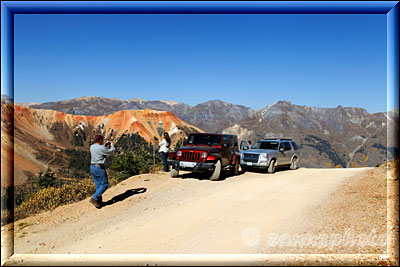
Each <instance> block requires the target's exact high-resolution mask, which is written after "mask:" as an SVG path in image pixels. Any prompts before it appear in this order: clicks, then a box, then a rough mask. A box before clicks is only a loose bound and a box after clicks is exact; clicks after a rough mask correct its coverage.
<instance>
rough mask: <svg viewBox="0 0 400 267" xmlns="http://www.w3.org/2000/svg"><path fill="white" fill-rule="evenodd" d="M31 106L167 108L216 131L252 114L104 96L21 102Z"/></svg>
mask: <svg viewBox="0 0 400 267" xmlns="http://www.w3.org/2000/svg"><path fill="white" fill-rule="evenodd" d="M18 105H21V106H22V105H23V106H28V107H31V108H35V109H52V110H57V111H61V112H64V113H67V114H74V115H90V116H102V115H105V114H110V113H114V112H117V111H120V110H132V109H133V110H138V109H139V110H141V109H154V110H160V111H171V112H172V113H174V114H175V115H176V116H178V117H179V118H181V119H182V120H184V121H185V122H187V123H189V124H191V125H194V126H196V127H199V128H201V129H203V130H204V131H209V132H216V131H220V130H222V129H224V128H226V127H228V126H230V125H232V124H234V123H236V122H238V121H240V120H242V119H244V118H246V117H248V116H250V115H252V114H253V113H254V110H252V109H251V108H248V107H245V106H241V105H233V104H229V103H225V102H223V101H220V100H211V101H208V102H205V103H201V104H198V105H196V106H194V107H192V106H190V105H187V104H184V103H176V102H174V101H147V100H143V99H140V98H134V99H129V100H121V99H116V98H104V97H94V96H88V97H81V98H74V99H70V100H63V101H57V102H47V103H42V104H37V103H32V104H29V103H21V104H18Z"/></svg>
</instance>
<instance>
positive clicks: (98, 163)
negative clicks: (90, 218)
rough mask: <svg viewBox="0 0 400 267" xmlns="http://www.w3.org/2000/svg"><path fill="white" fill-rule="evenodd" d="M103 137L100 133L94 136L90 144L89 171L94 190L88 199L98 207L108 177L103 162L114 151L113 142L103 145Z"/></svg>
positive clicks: (105, 188) (100, 203) (99, 206)
mask: <svg viewBox="0 0 400 267" xmlns="http://www.w3.org/2000/svg"><path fill="white" fill-rule="evenodd" d="M103 141H104V137H103V136H102V135H100V134H96V135H95V136H94V144H93V145H91V146H90V156H91V161H90V173H91V174H92V176H93V180H94V183H95V185H96V192H95V193H94V195H93V197H92V198H91V199H90V203H92V204H93V206H95V207H96V208H98V209H100V208H101V206H102V203H103V198H102V195H103V193H104V192H105V191H106V190H107V187H108V177H107V172H106V168H105V166H104V162H105V161H106V157H107V156H109V155H111V154H112V153H114V152H115V147H114V144H113V143H112V142H111V141H108V142H106V143H105V144H104V145H103Z"/></svg>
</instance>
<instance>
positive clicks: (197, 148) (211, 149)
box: [178, 146, 220, 154]
mask: <svg viewBox="0 0 400 267" xmlns="http://www.w3.org/2000/svg"><path fill="white" fill-rule="evenodd" d="M178 150H193V151H203V152H207V153H208V154H211V153H219V152H220V149H219V148H218V147H211V146H184V147H181V148H179V149H178Z"/></svg>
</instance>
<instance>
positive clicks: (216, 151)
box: [168, 133, 240, 181]
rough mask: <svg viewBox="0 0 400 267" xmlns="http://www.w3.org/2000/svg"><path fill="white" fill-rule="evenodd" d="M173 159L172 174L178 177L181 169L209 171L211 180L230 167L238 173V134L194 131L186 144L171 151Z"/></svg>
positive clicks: (171, 162)
mask: <svg viewBox="0 0 400 267" xmlns="http://www.w3.org/2000/svg"><path fill="white" fill-rule="evenodd" d="M170 156H172V158H173V160H169V161H168V165H171V166H172V168H171V176H172V177H177V176H178V174H179V170H188V171H194V172H209V174H210V180H212V181H216V180H218V179H219V176H220V173H221V170H223V169H228V170H230V172H231V174H232V175H237V174H238V172H239V165H240V154H239V148H238V141H237V137H236V135H231V134H215V133H192V134H190V135H189V137H188V139H187V141H186V142H185V143H184V146H183V147H181V148H179V149H178V150H177V151H176V152H174V153H170Z"/></svg>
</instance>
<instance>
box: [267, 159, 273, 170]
mask: <svg viewBox="0 0 400 267" xmlns="http://www.w3.org/2000/svg"><path fill="white" fill-rule="evenodd" d="M267 171H268V173H274V172H275V160H271V162H270V164H269V166H268V170H267Z"/></svg>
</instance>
